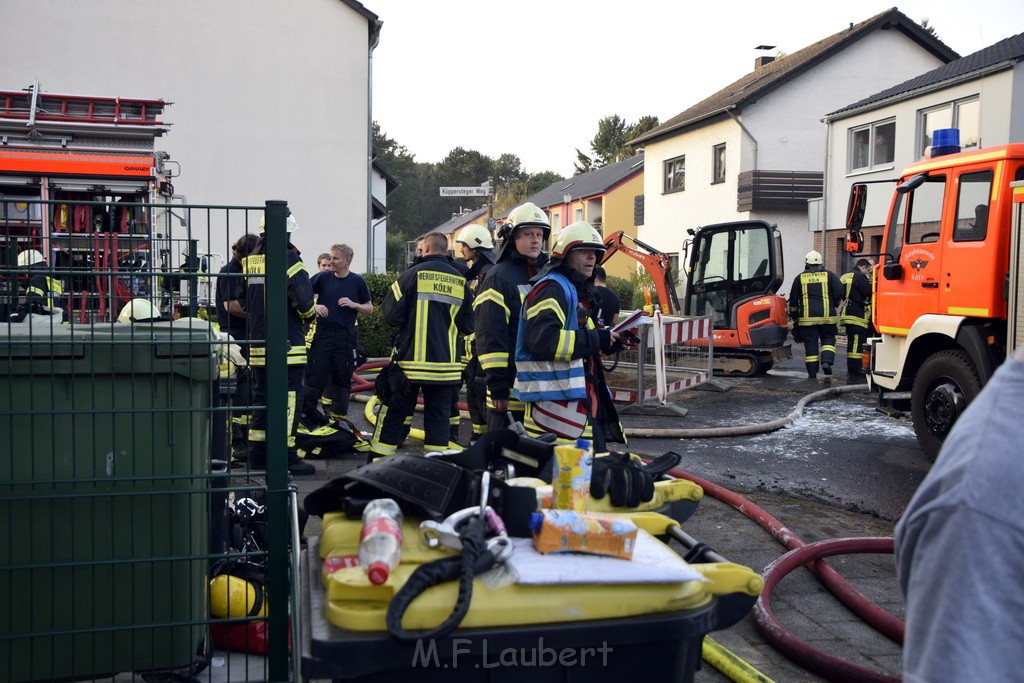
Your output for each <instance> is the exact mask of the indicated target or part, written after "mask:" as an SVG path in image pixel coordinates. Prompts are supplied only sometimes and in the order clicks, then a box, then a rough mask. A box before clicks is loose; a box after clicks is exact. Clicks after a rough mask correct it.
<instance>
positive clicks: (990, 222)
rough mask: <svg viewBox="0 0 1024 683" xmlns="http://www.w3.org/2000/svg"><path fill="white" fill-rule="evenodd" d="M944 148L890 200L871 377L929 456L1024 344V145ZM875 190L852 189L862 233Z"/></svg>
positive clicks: (856, 225)
mask: <svg viewBox="0 0 1024 683" xmlns="http://www.w3.org/2000/svg"><path fill="white" fill-rule="evenodd" d="M958 150H959V147H954V148H952V149H949V148H944V149H942V150H941V151H949V152H953V153H949V154H939V155H935V154H934V153H933V155H932V156H930V157H928V158H925V159H922V160H921V161H918V162H915V163H913V164H911V165H910V166H908V167H907V168H906V169H905V170H904V171H903V173H902V174H901V175H900V177H899V178H898V179H897V180H896V181H895V182H896V183H897V185H896V189H895V192H894V193H893V195H892V197H891V201H890V208H889V213H888V217H887V219H886V223H885V229H884V233H883V237H882V252H883V253H881V254H877V256H878V257H879V263H878V265H876V266H875V269H874V271H873V275H874V295H873V301H872V317H873V321H874V325H875V328H876V330H877V332H878V336H877V337H876V338H874V339H873V340H872V342H871V345H870V354H871V357H870V375H869V377H870V382H871V386H872V388H873V389H875V390H877V391H878V392H879V399H880V402H881V403H882V404H883V405H887V406H891V407H894V408H897V409H900V410H909V411H910V413H911V415H912V418H913V423H914V431H915V432H916V434H917V438H918V440H919V441H920V443H921V445H922V447H923V448H924V450H925V453H926V454H927V455H928V456H929V457H930V458H933V459H934V458H935V456H936V455H937V454H938V452H939V449H940V447H941V446H942V442H943V440H944V439H945V438H946V435H947V434H948V433H949V430H950V429H951V428H952V426H953V424H954V423H955V422H956V420H957V418H958V417H959V416H960V415H961V414H962V413H963V411H964V409H965V408H966V407H967V405H968V404H969V403H970V402H971V401H972V400H973V399H974V397H975V396H977V395H978V392H979V391H981V388H982V386H984V384H985V383H986V382H987V381H988V379H989V378H990V377H991V376H992V374H993V373H994V372H995V370H996V368H997V367H998V366H999V364H1000V363H1002V362H1003V360H1005V359H1006V357H1007V355H1008V354H1009V353H1010V352H1011V351H1013V349H1014V348H1016V347H1017V346H1019V345H1020V343H1021V332H1020V329H1019V327H1018V324H1019V320H1024V318H1021V314H1022V312H1024V309H1020V306H1021V305H1022V304H1024V301H1022V299H1024V297H1021V296H1020V294H1019V289H1020V287H1021V285H1022V282H1024V278H1022V277H1021V275H1022V273H1021V264H1020V255H1021V235H1020V229H1021V225H1020V222H1021V209H1022V207H1024V183H1022V182H1020V181H1024V144H1010V145H1003V146H999V147H988V148H983V149H976V150H970V151H964V152H959V151H958ZM866 202H867V186H866V185H864V184H855V185H854V186H853V188H852V190H851V194H850V204H849V206H850V208H849V211H848V224H847V228H848V229H849V230H850V232H851V233H856V232H858V231H859V229H860V227H861V226H860V223H861V220H862V217H863V215H864V207H865V205H866Z"/></svg>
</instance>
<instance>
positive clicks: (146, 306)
mask: <svg viewBox="0 0 1024 683" xmlns="http://www.w3.org/2000/svg"><path fill="white" fill-rule="evenodd" d="M159 319H160V309H158V308H157V307H156V306H154V305H153V304H152V303H150V302H149V301H148V300H147V299H132V300H131V301H129V302H128V303H126V304H125V305H124V308H122V309H121V313H119V314H118V316H117V322H119V323H138V322H144V321H147V320H159Z"/></svg>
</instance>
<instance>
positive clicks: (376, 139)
mask: <svg viewBox="0 0 1024 683" xmlns="http://www.w3.org/2000/svg"><path fill="white" fill-rule="evenodd" d="M373 154H374V155H375V157H376V160H377V164H378V165H379V166H380V167H381V168H382V169H384V170H385V171H386V172H387V173H388V175H390V176H391V177H392V178H394V179H395V180H396V181H398V188H397V189H396V190H395V191H394V192H392V193H391V194H390V195H388V198H387V202H388V234H389V235H391V234H393V233H399V234H403V235H406V236H407V237H411V236H413V235H415V234H416V233H415V230H416V226H418V225H419V223H420V189H421V188H420V183H419V179H418V169H417V166H418V164H417V163H416V158H415V157H414V156H413V155H412V154H411V153H410V152H409V150H408V149H406V147H405V145H402V144H399V143H398V142H397V141H395V140H392V139H391V138H389V137H388V136H387V134H385V133H384V132H383V131H382V130H381V129H380V124H378V123H377V122H376V121H374V122H373Z"/></svg>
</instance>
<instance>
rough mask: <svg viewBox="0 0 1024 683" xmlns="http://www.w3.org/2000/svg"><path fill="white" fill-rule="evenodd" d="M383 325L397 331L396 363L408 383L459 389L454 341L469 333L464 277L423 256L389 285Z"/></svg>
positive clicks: (468, 300)
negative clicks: (454, 386) (441, 385)
mask: <svg viewBox="0 0 1024 683" xmlns="http://www.w3.org/2000/svg"><path fill="white" fill-rule="evenodd" d="M381 310H382V312H383V315H384V322H386V323H387V324H388V325H390V326H391V327H397V328H399V330H398V334H397V335H396V339H395V356H394V358H395V360H396V361H397V362H398V365H399V367H401V368H402V370H403V372H404V373H405V375H406V377H408V378H409V381H410V382H412V383H413V384H458V383H459V382H460V381H461V380H462V372H461V367H460V365H459V354H458V351H459V349H458V336H459V334H460V333H461V334H467V333H469V332H470V331H471V330H472V329H473V308H472V298H471V294H470V289H469V286H468V285H467V284H466V278H465V277H463V276H462V274H461V273H459V271H458V270H457V269H456V268H455V266H453V265H452V264H451V263H449V262H448V259H447V257H445V256H442V255H440V254H432V255H430V256H424V257H423V258H421V259H419V260H418V261H417V262H416V263H414V264H413V265H412V266H410V267H409V268H408V269H406V271H405V272H404V273H402V274H401V276H399V278H398V279H397V280H395V282H394V283H392V285H391V289H390V290H389V291H388V293H387V295H386V296H385V297H384V301H383V303H382V304H381Z"/></svg>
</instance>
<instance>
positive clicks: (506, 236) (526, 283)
mask: <svg viewBox="0 0 1024 683" xmlns="http://www.w3.org/2000/svg"><path fill="white" fill-rule="evenodd" d="M550 234H551V225H550V223H548V217H547V215H545V213H544V212H543V211H541V210H540V208H539V207H538V206H537V205H536V204H532V203H530V202H527V203H525V204H522V205H520V206H517V207H516V208H514V209H513V210H512V211H511V212H510V213H509V218H508V223H506V224H505V225H504V226H503V227H502V229H501V230H500V231H499V232H498V239H499V240H500V244H499V251H498V258H497V262H496V263H495V264H494V266H493V267H492V268H491V270H490V272H489V273H487V277H486V278H484V281H483V283H482V285H481V287H480V290H479V291H478V292H477V294H476V299H475V300H474V302H473V312H474V313H475V317H476V327H475V336H476V345H475V349H476V357H477V359H478V361H479V363H480V368H481V369H482V370H483V373H484V383H485V384H486V387H487V429H488V431H490V430H495V429H505V428H507V427H508V426H509V425H508V416H509V415H511V416H512V418H513V419H514V420H516V421H517V422H522V421H523V412H524V409H525V406H524V405H523V402H522V401H519V400H517V399H514V398H511V393H512V384H513V383H514V381H515V376H516V366H515V357H514V353H515V347H516V335H517V334H518V332H519V315H520V312H521V310H522V306H523V298H524V297H525V296H526V292H528V291H530V278H532V277H534V276H535V275H536V274H537V273H538V272H539V271H540V269H541V268H542V267H544V264H546V263H547V255H546V254H544V248H545V247H546V246H547V241H548V236H549V235H550Z"/></svg>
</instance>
